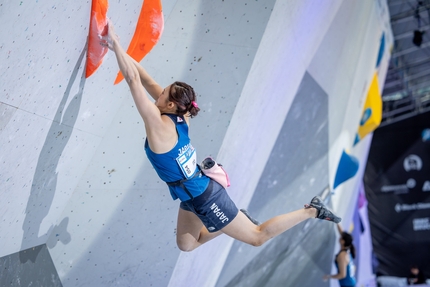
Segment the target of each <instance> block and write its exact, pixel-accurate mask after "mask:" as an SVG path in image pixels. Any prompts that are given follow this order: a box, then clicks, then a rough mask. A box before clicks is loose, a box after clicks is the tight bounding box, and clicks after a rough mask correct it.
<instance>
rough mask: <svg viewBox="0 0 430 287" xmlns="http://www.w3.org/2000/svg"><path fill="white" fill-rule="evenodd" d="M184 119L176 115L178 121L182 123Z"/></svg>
mask: <svg viewBox="0 0 430 287" xmlns="http://www.w3.org/2000/svg"><path fill="white" fill-rule="evenodd" d="M183 121H184V120H183V119H182V118H181V117H176V122H178V123H182V122H183Z"/></svg>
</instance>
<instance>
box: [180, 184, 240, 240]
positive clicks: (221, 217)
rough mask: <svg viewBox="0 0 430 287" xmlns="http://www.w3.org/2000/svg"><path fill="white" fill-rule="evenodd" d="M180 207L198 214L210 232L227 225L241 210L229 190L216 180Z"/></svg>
mask: <svg viewBox="0 0 430 287" xmlns="http://www.w3.org/2000/svg"><path fill="white" fill-rule="evenodd" d="M180 207H181V208H182V209H183V210H187V211H191V212H193V213H194V214H195V215H197V216H198V217H199V218H200V220H201V221H202V222H203V224H204V226H206V228H207V230H208V231H209V232H216V231H218V230H221V229H222V228H224V227H226V226H227V225H228V224H229V223H230V222H232V221H233V219H234V218H235V217H236V215H237V214H238V212H239V209H238V208H237V207H236V205H235V204H234V202H233V201H232V200H231V199H230V196H228V194H227V191H226V190H225V189H224V187H222V186H221V185H220V184H219V183H217V182H216V181H214V180H211V181H210V182H209V185H208V187H207V188H206V190H205V191H204V192H203V193H202V194H200V195H199V196H197V197H196V198H194V199H191V200H187V201H182V202H181V205H180Z"/></svg>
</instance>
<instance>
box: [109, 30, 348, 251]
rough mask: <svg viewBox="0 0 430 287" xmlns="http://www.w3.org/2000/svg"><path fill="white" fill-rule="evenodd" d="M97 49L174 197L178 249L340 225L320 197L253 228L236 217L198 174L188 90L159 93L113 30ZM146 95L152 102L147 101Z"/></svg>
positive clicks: (193, 107) (222, 193) (179, 87)
mask: <svg viewBox="0 0 430 287" xmlns="http://www.w3.org/2000/svg"><path fill="white" fill-rule="evenodd" d="M101 45H103V46H107V47H108V48H109V49H110V50H112V51H113V52H114V53H115V56H116V59H117V62H118V66H119V68H120V70H121V72H122V74H123V75H124V78H125V80H126V81H127V84H128V85H129V88H130V91H131V94H132V96H133V99H134V102H135V103H136V107H137V110H138V112H139V113H140V115H141V116H142V118H143V121H144V124H145V129H146V141H145V151H146V154H147V157H148V159H149V161H150V162H151V164H152V165H153V167H154V169H155V171H156V172H157V174H158V176H159V177H160V178H161V179H162V180H163V181H164V182H166V183H167V184H168V186H169V190H170V194H171V196H172V197H173V199H177V198H179V199H180V201H181V203H180V208H179V212H178V219H177V234H176V241H177V245H178V247H179V249H180V250H182V251H191V250H194V249H195V248H197V247H199V246H200V245H202V244H204V243H205V242H208V241H209V240H211V239H213V238H215V237H216V236H218V235H220V234H222V233H225V234H227V235H228V236H231V237H233V238H235V239H237V240H240V241H242V242H245V243H248V244H251V245H253V246H260V245H262V244H263V243H264V242H266V241H267V240H269V239H270V238H273V237H275V236H277V235H279V234H281V233H282V232H284V231H286V230H288V229H290V228H291V227H293V226H294V225H296V224H298V223H300V222H302V221H304V220H306V219H309V218H320V219H324V220H329V221H334V222H339V221H340V218H339V217H337V216H336V215H334V214H333V213H332V212H331V211H330V210H329V209H328V208H327V207H326V206H325V205H324V204H323V202H322V200H321V199H320V198H319V197H314V198H313V199H312V200H311V202H310V203H309V204H307V205H305V208H303V209H300V210H296V211H293V212H290V213H286V214H282V215H279V216H276V217H274V218H272V219H270V220H268V221H266V222H264V223H262V224H259V225H257V224H255V221H254V222H253V221H252V218H250V217H249V215H247V214H246V212H239V210H238V208H237V207H236V205H235V204H234V203H233V201H232V200H231V199H230V197H229V196H228V194H227V192H226V190H225V189H224V188H223V187H222V186H221V185H220V184H218V183H217V182H216V181H214V180H212V179H210V178H208V177H207V176H205V175H204V174H202V172H201V170H200V167H199V165H197V161H196V150H195V148H194V147H193V146H192V144H191V143H190V139H189V137H188V130H189V123H190V118H193V117H195V116H197V114H198V112H199V110H200V109H199V107H198V104H197V101H196V94H195V92H194V90H193V88H192V87H191V86H189V85H188V84H186V83H183V82H179V81H177V82H174V83H172V84H170V85H168V86H167V87H165V88H162V87H161V86H160V85H159V84H158V83H157V82H156V81H155V80H154V79H153V78H152V77H151V76H150V75H149V74H148V73H147V72H146V70H145V69H144V68H143V67H142V66H141V65H140V64H139V63H138V62H136V61H135V60H133V59H132V58H131V57H130V56H129V55H127V53H126V52H125V51H124V49H123V48H122V47H121V45H120V42H119V37H118V36H117V35H116V34H115V31H114V26H113V24H112V23H111V22H109V23H108V34H107V35H106V36H105V37H103V38H102V40H101ZM146 92H147V93H148V94H149V95H150V96H151V97H152V98H153V99H154V100H155V102H153V101H151V100H150V99H149V97H148V96H147V94H146Z"/></svg>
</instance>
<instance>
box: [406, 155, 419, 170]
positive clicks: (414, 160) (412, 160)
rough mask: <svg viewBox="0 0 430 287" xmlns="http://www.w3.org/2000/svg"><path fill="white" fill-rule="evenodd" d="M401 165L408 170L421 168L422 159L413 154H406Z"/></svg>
mask: <svg viewBox="0 0 430 287" xmlns="http://www.w3.org/2000/svg"><path fill="white" fill-rule="evenodd" d="M403 167H404V169H405V170H406V171H410V170H421V168H422V167H423V161H422V160H421V158H420V157H419V156H417V155H415V154H411V155H408V156H407V157H406V158H405V160H404V161H403Z"/></svg>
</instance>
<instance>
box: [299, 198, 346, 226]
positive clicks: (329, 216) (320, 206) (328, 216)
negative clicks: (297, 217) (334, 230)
mask: <svg viewBox="0 0 430 287" xmlns="http://www.w3.org/2000/svg"><path fill="white" fill-rule="evenodd" d="M311 207H313V208H315V209H316V210H317V216H316V217H315V218H319V219H322V220H328V221H333V222H334V223H339V222H341V220H342V218H340V217H338V216H337V215H336V214H334V213H333V212H332V211H331V210H330V209H328V207H327V206H325V204H324V202H323V201H322V199H321V198H320V197H319V196H315V197H314V198H312V200H311V202H310V203H309V204H305V208H311Z"/></svg>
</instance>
